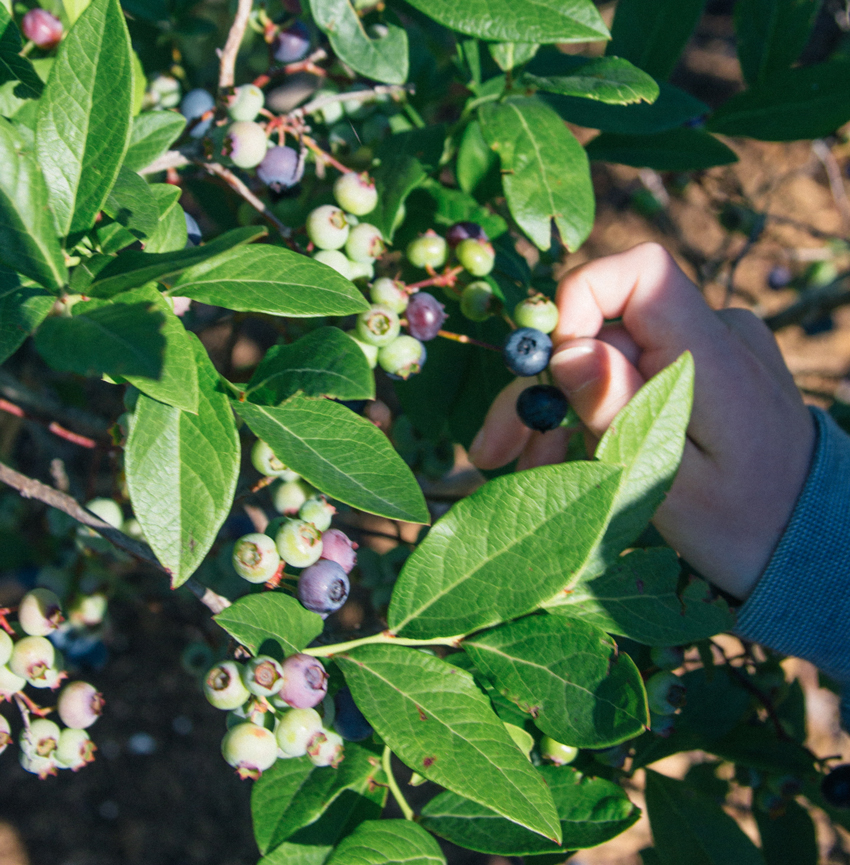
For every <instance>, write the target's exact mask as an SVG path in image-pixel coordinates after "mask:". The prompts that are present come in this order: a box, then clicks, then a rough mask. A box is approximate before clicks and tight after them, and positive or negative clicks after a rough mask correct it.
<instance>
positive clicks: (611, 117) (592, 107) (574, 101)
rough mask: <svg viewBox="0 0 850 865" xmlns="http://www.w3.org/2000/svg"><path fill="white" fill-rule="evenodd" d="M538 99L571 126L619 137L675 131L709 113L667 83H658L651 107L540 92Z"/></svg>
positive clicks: (639, 103)
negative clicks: (614, 134) (608, 103)
mask: <svg viewBox="0 0 850 865" xmlns="http://www.w3.org/2000/svg"><path fill="white" fill-rule="evenodd" d="M541 98H542V99H543V100H544V101H545V102H546V103H547V104H548V105H551V106H552V107H553V108H554V109H555V111H557V112H558V114H559V115H560V116H561V117H563V118H564V120H569V122H570V123H575V124H576V125H578V126H586V127H587V128H588V129H599V130H600V131H601V132H617V133H620V134H622V135H650V134H652V133H654V132H664V131H665V130H666V129H676V128H677V127H679V126H681V125H682V124H683V123H687V122H689V121H691V120H694V119H696V118H698V117H702V116H703V115H705V114H708V112H709V110H710V109H709V107H708V106H707V105H706V104H705V103H704V102H700V100H699V99H696V98H694V97H693V96H691V95H690V94H689V93H685V91H684V90H679V88H678V87H674V86H673V85H672V84H668V83H667V82H666V81H661V82H658V98H657V99H656V100H655V102H653V103H651V104H650V103H646V102H637V103H635V104H633V105H606V104H605V103H604V102H598V101H595V100H593V99H585V98H579V97H577V96H558V95H557V94H550V93H543V94H542V95H541Z"/></svg>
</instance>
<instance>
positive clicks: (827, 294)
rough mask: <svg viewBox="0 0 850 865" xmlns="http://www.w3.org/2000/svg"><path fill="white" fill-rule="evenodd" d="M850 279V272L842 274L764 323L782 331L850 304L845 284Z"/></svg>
mask: <svg viewBox="0 0 850 865" xmlns="http://www.w3.org/2000/svg"><path fill="white" fill-rule="evenodd" d="M848 278H850V270H848V271H845V272H844V273H840V274H839V275H838V276H837V277H836V278H835V279H834V280H833V281H832V282H830V283H829V284H827V285H824V286H821V287H820V288H815V289H811V290H810V291H808V292H806V294H804V295H803V296H802V297H801V298H800V299H799V300H798V301H797V302H796V303H792V304H791V306H789V307H786V308H785V309H783V310H782V311H781V312H777V313H776V314H775V315H770V316H767V318H765V319H764V323H765V324H766V325H767V326H768V327H769V328H770V329H771V330H774V331H775V330H780V329H781V328H783V327H788V325H789V324H797V323H799V322H801V321H805V320H806V319H807V318H817V317H819V316H822V315H826V314H827V313H829V312H832V310H833V309H837V308H838V307H839V306H844V304H846V303H850V291H848V290H847V289H846V288H845V287H844V284H845V283H846V282H847V280H848Z"/></svg>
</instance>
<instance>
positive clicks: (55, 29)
mask: <svg viewBox="0 0 850 865" xmlns="http://www.w3.org/2000/svg"><path fill="white" fill-rule="evenodd" d="M21 32H22V33H23V34H24V36H26V38H27V39H29V40H30V41H31V42H35V44H36V45H37V46H38V47H39V48H42V49H43V50H45V51H49V50H50V49H51V48H55V47H56V46H57V45H58V44H59V43H60V42H61V41H62V22H61V21H60V20H59V19H58V18H56V17H55V16H53V15H51V14H50V13H49V12H48V11H47V10H46V9H30V11H29V12H27V14H26V15H24V17H23V20H22V21H21Z"/></svg>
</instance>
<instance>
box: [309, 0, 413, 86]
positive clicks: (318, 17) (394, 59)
mask: <svg viewBox="0 0 850 865" xmlns="http://www.w3.org/2000/svg"><path fill="white" fill-rule="evenodd" d="M309 2H310V11H311V12H312V13H313V18H314V20H315V22H316V24H317V25H318V26H319V28H320V29H321V30H322V32H323V33H325V34H326V35H327V37H328V39H329V40H330V43H331V48H333V50H334V53H335V54H336V55H337V56H338V57H339V59H340V60H342V61H343V63H347V64H348V65H349V66H350V67H351V68H352V69H354V70H355V71H356V72H359V73H360V74H361V75H365V76H366V77H367V78H374V79H375V80H376V81H385V82H386V83H387V84H404V82H405V81H406V80H407V64H408V61H407V33H406V32H405V31H404V29H403V28H401V27H398V26H397V25H395V24H390V23H387V24H385V25H384V26H385V27H386V33H385V34H384V35H383V36H380V37H376V38H373V37H371V36H370V35H369V34H367V33H366V31H365V30H364V29H363V24H362V22H361V21H360V17H359V16H358V15H357V13H356V12H355V11H354V9H353V8H352V6H351V3H349V0H309Z"/></svg>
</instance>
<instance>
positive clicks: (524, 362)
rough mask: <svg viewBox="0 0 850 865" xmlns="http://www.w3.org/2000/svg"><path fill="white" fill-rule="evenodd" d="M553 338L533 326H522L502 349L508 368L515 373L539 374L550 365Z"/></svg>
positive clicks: (511, 335)
mask: <svg viewBox="0 0 850 865" xmlns="http://www.w3.org/2000/svg"><path fill="white" fill-rule="evenodd" d="M551 354H552V340H551V339H549V337H548V336H546V334H545V333H543V332H542V331H539V330H535V329H534V328H533V327H520V328H518V329H517V330H515V331H514V332H513V333H512V334H510V336H508V338H507V340H505V347H504V349H503V350H502V356H503V357H504V359H505V363H506V364H507V367H508V369H509V370H510V371H511V372H512V373H513V374H514V375H537V373H539V372H543V370H544V369H546V367H547V366H549V358H550V356H551Z"/></svg>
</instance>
